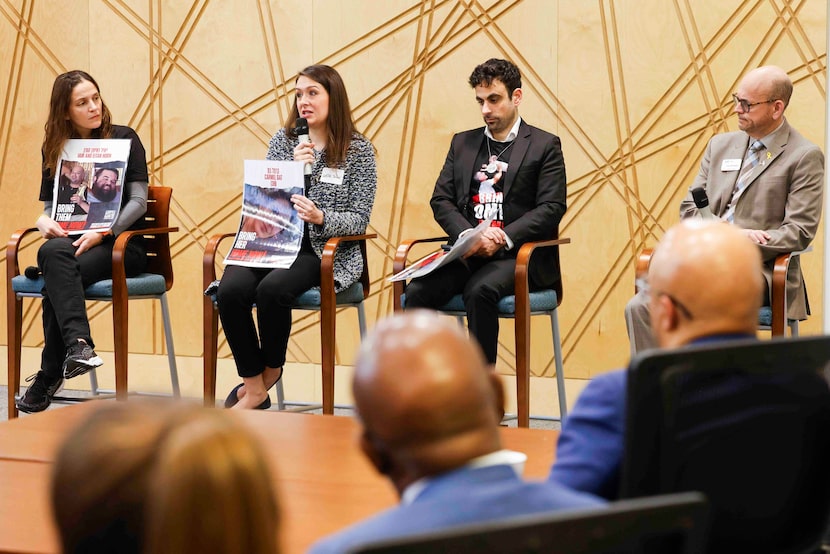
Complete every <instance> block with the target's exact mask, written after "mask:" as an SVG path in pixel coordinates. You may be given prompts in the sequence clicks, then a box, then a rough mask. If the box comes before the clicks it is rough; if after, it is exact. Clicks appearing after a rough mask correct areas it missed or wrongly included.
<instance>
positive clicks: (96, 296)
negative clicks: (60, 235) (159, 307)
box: [12, 273, 167, 300]
mask: <svg viewBox="0 0 830 554" xmlns="http://www.w3.org/2000/svg"><path fill="white" fill-rule="evenodd" d="M43 286H44V281H43V277H38V278H37V279H29V278H28V277H26V276H25V275H18V276H16V277H14V278H12V290H13V291H14V292H16V293H20V294H40V293H41V291H42V290H43ZM166 291H167V284H166V283H165V281H164V277H163V276H162V275H157V274H155V273H140V274H138V275H136V276H135V277H128V278H127V294H129V295H130V296H142V295H159V294H164V293H165V292H166ZM84 294H85V296H86V297H87V298H89V299H90V300H104V299H107V300H108V299H111V298H112V279H104V280H102V281H98V282H97V283H93V284H91V285H90V286H88V287H87V288H86V289H85V290H84Z"/></svg>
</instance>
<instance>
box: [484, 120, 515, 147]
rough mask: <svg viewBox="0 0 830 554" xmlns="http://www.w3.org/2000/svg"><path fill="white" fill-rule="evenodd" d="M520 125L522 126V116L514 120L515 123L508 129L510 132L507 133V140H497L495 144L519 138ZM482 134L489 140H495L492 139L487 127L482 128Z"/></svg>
mask: <svg viewBox="0 0 830 554" xmlns="http://www.w3.org/2000/svg"><path fill="white" fill-rule="evenodd" d="M521 124H522V116H519V117H517V118H516V123H514V124H513V127H511V128H510V132H509V133H507V138H506V139H504V140H497V141H496V142H510V141H511V140H514V139H515V138H516V137H518V136H519V125H521ZM484 134H485V135H486V136H487V138H489V139H490V140H496V139H495V138H494V137H493V133H491V132H490V129H489V127H487V126H486V125H485V126H484Z"/></svg>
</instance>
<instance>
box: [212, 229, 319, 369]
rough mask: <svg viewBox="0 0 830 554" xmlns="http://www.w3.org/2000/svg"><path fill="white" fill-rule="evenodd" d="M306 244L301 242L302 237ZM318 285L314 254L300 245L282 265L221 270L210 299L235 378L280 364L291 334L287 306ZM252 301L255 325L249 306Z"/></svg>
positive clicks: (234, 267)
mask: <svg viewBox="0 0 830 554" xmlns="http://www.w3.org/2000/svg"><path fill="white" fill-rule="evenodd" d="M304 243H306V241H304ZM319 284H320V258H318V257H317V254H315V253H314V252H313V251H311V247H310V245H307V244H304V245H303V249H302V250H301V251H300V253H299V254H298V255H297V259H296V260H295V261H294V263H293V264H292V265H291V267H289V268H288V269H267V268H266V269H260V268H253V267H243V266H238V265H231V266H228V267H227V268H225V272H224V274H223V275H222V280H221V282H220V283H219V290H218V291H217V293H216V303H217V305H218V306H219V318H220V319H221V320H222V327H223V328H224V329H225V337H226V338H227V339H228V346H229V347H230V349H231V353H232V354H233V359H234V361H235V362H236V370H237V372H238V373H239V376H240V377H254V376H256V375H259V374H261V373H262V372H263V371H265V368H266V366H267V367H282V366H283V365H284V364H285V354H286V351H287V350H288V338H289V337H290V336H291V306H292V305H293V304H294V302H295V301H296V299H297V297H298V296H300V295H301V294H302V293H304V292H305V291H307V290H308V289H310V288H311V287H315V286H318V285H319ZM254 305H256V312H257V327H259V335H257V327H255V326H254V317H253V307H254Z"/></svg>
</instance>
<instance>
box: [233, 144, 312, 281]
mask: <svg viewBox="0 0 830 554" xmlns="http://www.w3.org/2000/svg"><path fill="white" fill-rule="evenodd" d="M244 187H245V188H244V190H243V193H242V217H241V218H240V222H239V230H238V231H237V233H236V237H235V238H234V241H233V247H232V248H231V251H230V252H228V255H227V256H226V257H225V261H224V263H225V264H230V265H243V266H248V267H266V268H277V267H281V268H288V267H291V264H293V263H294V260H295V259H296V258H297V253H298V252H299V251H300V246H301V244H302V240H303V231H304V227H303V225H304V224H303V221H302V220H301V219H300V217H299V215H298V214H297V210H296V209H294V204H292V202H291V195H292V194H303V193H304V188H303V164H302V163H301V162H287V161H272V160H245V185H244Z"/></svg>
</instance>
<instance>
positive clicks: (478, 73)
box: [469, 58, 522, 96]
mask: <svg viewBox="0 0 830 554" xmlns="http://www.w3.org/2000/svg"><path fill="white" fill-rule="evenodd" d="M493 79H498V80H499V81H501V82H502V83H504V86H505V87H506V88H507V93H508V94H509V95H511V96H512V95H513V91H514V90H516V89H517V88H522V75H521V73H519V68H518V67H516V66H515V65H514V64H513V63H511V62H509V61H507V60H500V59H498V58H490V59H489V60H487V61H486V62H484V63H483V64H480V65H478V66H476V68H475V69H474V70H473V72H472V74H471V75H470V79H469V83H470V86H471V87H473V88H476V87H477V86H478V85H484V86H486V87H489V86H490V84H491V83H492V82H493Z"/></svg>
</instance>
